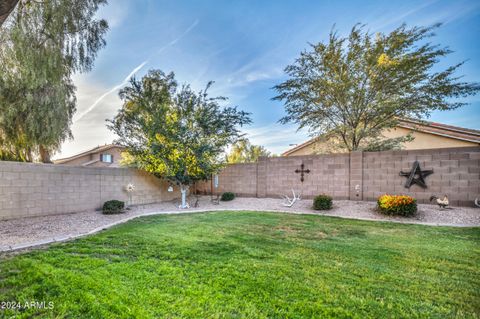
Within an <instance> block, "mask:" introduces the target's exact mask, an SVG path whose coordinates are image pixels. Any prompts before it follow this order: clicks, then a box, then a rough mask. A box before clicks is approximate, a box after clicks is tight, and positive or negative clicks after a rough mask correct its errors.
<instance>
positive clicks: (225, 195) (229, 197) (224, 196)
mask: <svg viewBox="0 0 480 319" xmlns="http://www.w3.org/2000/svg"><path fill="white" fill-rule="evenodd" d="M234 198H235V194H234V193H232V192H225V193H223V194H222V201H229V200H233V199H234Z"/></svg>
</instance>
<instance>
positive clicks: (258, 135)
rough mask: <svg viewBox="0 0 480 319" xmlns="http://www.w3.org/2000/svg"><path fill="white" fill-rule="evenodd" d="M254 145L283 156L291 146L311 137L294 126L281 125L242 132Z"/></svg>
mask: <svg viewBox="0 0 480 319" xmlns="http://www.w3.org/2000/svg"><path fill="white" fill-rule="evenodd" d="M242 131H243V132H244V133H246V136H245V137H247V138H248V139H249V140H250V142H251V143H252V144H255V145H262V146H265V147H266V148H267V149H268V150H269V151H270V152H273V153H275V154H281V153H283V152H285V151H286V150H288V149H289V148H292V147H293V146H291V145H290V144H299V143H303V142H305V141H306V140H308V139H309V138H310V137H309V136H308V134H307V132H306V131H304V130H300V131H298V132H297V128H296V127H295V126H294V125H282V124H279V123H275V124H270V125H266V126H257V127H252V128H245V129H243V130H242Z"/></svg>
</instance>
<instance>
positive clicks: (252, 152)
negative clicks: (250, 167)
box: [227, 138, 271, 163]
mask: <svg viewBox="0 0 480 319" xmlns="http://www.w3.org/2000/svg"><path fill="white" fill-rule="evenodd" d="M270 155H271V154H270V152H269V151H267V149H266V148H265V147H263V146H261V145H252V144H251V143H250V141H249V140H248V139H246V138H245V139H241V140H239V141H238V142H236V143H235V144H233V146H232V149H231V151H230V153H229V154H228V155H227V162H228V163H253V162H256V161H258V158H259V157H260V156H270Z"/></svg>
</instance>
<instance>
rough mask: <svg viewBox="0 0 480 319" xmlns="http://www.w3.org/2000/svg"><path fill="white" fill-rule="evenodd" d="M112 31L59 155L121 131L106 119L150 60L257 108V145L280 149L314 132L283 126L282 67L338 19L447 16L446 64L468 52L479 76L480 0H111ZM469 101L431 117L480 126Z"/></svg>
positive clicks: (81, 87)
mask: <svg viewBox="0 0 480 319" xmlns="http://www.w3.org/2000/svg"><path fill="white" fill-rule="evenodd" d="M99 16H100V17H103V18H105V19H107V20H108V21H109V24H110V31H109V32H108V34H107V37H106V40H107V46H106V48H105V49H103V50H102V51H101V52H100V53H99V55H98V58H97V60H96V63H95V67H94V69H93V70H92V71H91V72H89V73H88V74H80V75H76V76H75V78H74V81H75V84H76V85H77V99H78V105H77V114H76V115H75V116H74V124H73V127H72V130H73V133H74V137H75V139H74V140H73V141H68V142H65V143H64V145H63V146H62V152H61V153H60V154H58V155H57V157H61V156H69V155H72V154H75V153H77V152H79V151H82V150H85V149H88V148H90V147H94V146H97V145H101V144H105V143H110V142H112V140H113V139H114V138H115V136H113V134H112V133H111V132H109V131H108V129H107V128H106V127H105V119H109V118H112V117H113V116H114V115H115V113H116V112H117V110H118V109H119V108H120V107H121V101H120V99H119V98H118V89H119V88H121V87H122V86H124V85H125V83H126V81H125V80H126V79H128V77H129V76H131V75H133V74H135V75H136V76H137V77H141V76H142V75H144V74H145V73H146V72H147V71H148V70H149V69H152V68H158V69H161V70H163V71H165V72H170V71H174V72H175V74H176V76H177V80H178V81H179V82H180V83H190V84H191V85H192V87H193V88H194V89H198V90H200V89H202V88H203V87H204V86H205V85H206V83H207V82H208V81H210V80H213V81H215V85H214V86H213V88H212V89H211V91H210V93H211V94H212V95H223V96H226V97H228V98H229V103H231V104H233V105H237V106H239V108H241V109H243V110H246V111H249V112H251V113H252V119H253V124H252V125H250V126H248V127H245V128H244V129H243V130H244V132H245V133H247V137H249V138H250V140H251V141H252V142H253V143H255V144H261V145H264V146H266V147H267V149H269V150H270V151H272V152H275V153H281V152H283V151H285V150H286V149H288V148H289V144H294V143H300V142H302V141H304V140H306V139H307V138H308V135H307V134H306V132H297V131H296V127H295V126H294V125H280V124H278V123H277V121H278V120H279V119H280V118H281V117H282V116H283V114H284V109H283V105H282V103H281V102H278V101H272V100H271V98H272V97H273V96H274V95H275V92H274V91H273V90H272V89H271V88H272V87H273V86H274V85H276V84H278V83H280V82H281V81H282V80H284V79H285V75H284V73H283V69H284V67H285V66H287V65H288V64H290V63H292V62H293V61H294V59H295V58H296V57H297V56H298V55H299V53H300V52H301V51H302V50H304V49H307V48H308V43H316V42H320V41H325V40H326V39H327V37H328V33H329V31H330V30H331V28H332V26H333V25H334V24H335V26H336V29H337V30H338V32H339V33H340V34H341V35H346V34H348V32H349V30H350V29H351V27H352V26H353V25H354V24H355V23H357V22H360V23H364V24H367V27H368V29H369V30H370V31H371V32H389V31H391V30H392V29H394V28H396V27H398V26H399V25H400V24H401V23H403V22H405V23H407V24H408V25H411V26H413V25H431V24H433V23H436V22H442V23H444V25H443V26H442V27H441V28H440V29H438V30H437V32H436V33H437V37H435V38H434V40H433V41H435V42H436V43H440V44H442V45H445V46H449V47H450V48H451V49H453V50H454V51H455V52H454V53H453V54H451V55H450V56H449V57H448V58H446V59H444V60H442V61H441V62H440V63H439V67H445V66H447V65H450V64H453V63H457V62H460V61H463V60H467V62H466V64H465V65H464V66H463V67H462V68H461V70H460V72H459V75H464V80H466V81H474V82H480V59H479V57H480V41H479V36H478V35H479V34H480V1H461V0H459V1H321V0H318V1H314V0H311V1H302V0H290V1H286V0H283V1H278V0H277V1H274V0H270V1H267V0H263V1H254V0H250V1H246V0H243V1H240V0H229V1H227V0H224V1H220V0H211V1H209V0H195V1H193V0H189V1H187V0H183V1H179V0H177V1H174V0H169V1H164V0H130V1H129V0H110V3H109V5H108V6H105V7H103V8H102V9H101V11H100V12H99ZM468 102H469V103H471V104H470V105H468V106H466V107H464V108H461V109H458V110H455V111H451V112H437V113H434V114H432V117H431V118H430V120H433V121H438V122H442V123H447V124H451V125H458V126H464V127H469V128H476V129H480V96H478V95H477V96H474V97H471V98H469V99H468Z"/></svg>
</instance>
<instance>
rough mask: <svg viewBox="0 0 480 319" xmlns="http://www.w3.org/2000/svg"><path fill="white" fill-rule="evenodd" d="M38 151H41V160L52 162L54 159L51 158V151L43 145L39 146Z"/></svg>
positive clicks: (47, 162)
mask: <svg viewBox="0 0 480 319" xmlns="http://www.w3.org/2000/svg"><path fill="white" fill-rule="evenodd" d="M38 152H39V153H40V161H41V162H42V163H46V164H51V163H52V160H51V159H50V151H49V150H48V149H47V148H46V147H45V146H43V145H40V146H39V147H38Z"/></svg>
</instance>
